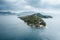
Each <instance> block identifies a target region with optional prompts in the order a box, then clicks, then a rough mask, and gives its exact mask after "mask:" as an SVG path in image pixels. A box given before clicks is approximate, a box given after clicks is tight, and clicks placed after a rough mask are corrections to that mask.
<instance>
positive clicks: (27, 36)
mask: <svg viewBox="0 0 60 40" xmlns="http://www.w3.org/2000/svg"><path fill="white" fill-rule="evenodd" d="M17 17H18V16H16V15H0V40H60V31H59V30H60V25H59V24H60V22H59V21H60V18H59V16H57V15H54V16H53V18H51V19H44V21H45V22H46V23H47V26H46V28H44V29H34V28H30V27H29V26H27V24H26V23H24V21H22V20H20V19H19V18H17Z"/></svg>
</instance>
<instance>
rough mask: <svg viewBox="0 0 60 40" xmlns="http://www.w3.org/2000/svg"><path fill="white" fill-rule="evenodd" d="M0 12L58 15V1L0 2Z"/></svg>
mask: <svg viewBox="0 0 60 40" xmlns="http://www.w3.org/2000/svg"><path fill="white" fill-rule="evenodd" d="M0 10H5V11H6V10H9V11H15V12H20V11H34V12H45V13H58V14H60V0H0Z"/></svg>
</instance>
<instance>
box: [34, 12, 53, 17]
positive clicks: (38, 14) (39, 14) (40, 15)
mask: <svg viewBox="0 0 60 40" xmlns="http://www.w3.org/2000/svg"><path fill="white" fill-rule="evenodd" d="M34 15H36V16H39V17H41V18H52V16H49V15H42V14H41V13H35V14H33V16H34Z"/></svg>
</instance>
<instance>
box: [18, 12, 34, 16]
mask: <svg viewBox="0 0 60 40" xmlns="http://www.w3.org/2000/svg"><path fill="white" fill-rule="evenodd" d="M33 13H34V12H33V11H28V12H21V13H19V14H17V15H18V16H27V15H31V14H33Z"/></svg>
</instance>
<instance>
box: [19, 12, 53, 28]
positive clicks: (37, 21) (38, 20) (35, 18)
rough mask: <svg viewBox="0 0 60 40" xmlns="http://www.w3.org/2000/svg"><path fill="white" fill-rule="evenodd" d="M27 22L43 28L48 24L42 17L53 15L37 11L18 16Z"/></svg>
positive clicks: (32, 25) (29, 24)
mask: <svg viewBox="0 0 60 40" xmlns="http://www.w3.org/2000/svg"><path fill="white" fill-rule="evenodd" d="M18 18H20V19H21V20H23V21H24V22H25V23H27V25H28V26H31V27H36V28H41V27H42V28H43V27H45V26H46V22H45V21H44V20H43V19H42V18H52V16H47V15H46V16H45V15H42V14H40V13H35V14H32V15H27V16H22V17H18Z"/></svg>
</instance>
